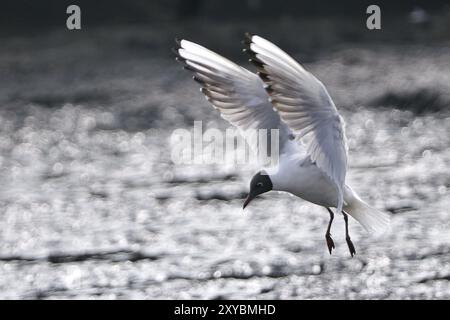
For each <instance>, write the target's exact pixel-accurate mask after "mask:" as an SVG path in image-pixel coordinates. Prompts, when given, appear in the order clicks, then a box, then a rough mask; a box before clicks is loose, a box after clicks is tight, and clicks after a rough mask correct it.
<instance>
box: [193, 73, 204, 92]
mask: <svg viewBox="0 0 450 320" xmlns="http://www.w3.org/2000/svg"><path fill="white" fill-rule="evenodd" d="M192 79H194V81H195V82H197V83H199V84H200V85H202V86H204V85H206V83H205V81H203V80H201V79H200V78H198V77H196V76H192ZM201 89H203V88H201ZM201 89H200V90H201ZM202 92H203V91H202Z"/></svg>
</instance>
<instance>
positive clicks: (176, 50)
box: [170, 48, 179, 57]
mask: <svg viewBox="0 0 450 320" xmlns="http://www.w3.org/2000/svg"><path fill="white" fill-rule="evenodd" d="M170 51H172V53H173V54H174V55H175V57H178V56H179V53H178V49H175V48H171V49H170Z"/></svg>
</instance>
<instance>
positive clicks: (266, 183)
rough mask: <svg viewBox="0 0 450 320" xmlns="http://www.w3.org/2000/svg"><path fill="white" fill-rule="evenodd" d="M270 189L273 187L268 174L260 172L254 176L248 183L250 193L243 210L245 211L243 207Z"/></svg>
mask: <svg viewBox="0 0 450 320" xmlns="http://www.w3.org/2000/svg"><path fill="white" fill-rule="evenodd" d="M272 187H273V185H272V181H271V180H270V178H269V175H268V174H266V173H265V172H263V171H260V172H258V173H257V174H255V175H254V176H253V178H252V181H250V192H249V194H248V196H247V199H245V202H244V207H243V209H245V207H246V206H247V205H248V204H249V203H250V202H251V201H252V200H253V199H254V198H256V196H258V195H260V194H262V193H265V192H267V191H270V190H272Z"/></svg>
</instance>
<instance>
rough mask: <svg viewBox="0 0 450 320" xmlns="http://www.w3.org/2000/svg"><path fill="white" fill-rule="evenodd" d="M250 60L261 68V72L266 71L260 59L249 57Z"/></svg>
mask: <svg viewBox="0 0 450 320" xmlns="http://www.w3.org/2000/svg"><path fill="white" fill-rule="evenodd" d="M248 61H249V62H251V63H252V64H253V65H255V66H256V67H257V68H259V69H261V70H260V72H264V63H262V62H261V61H259V60H258V59H249V60H248Z"/></svg>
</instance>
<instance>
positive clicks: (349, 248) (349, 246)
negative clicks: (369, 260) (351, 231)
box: [345, 237, 356, 258]
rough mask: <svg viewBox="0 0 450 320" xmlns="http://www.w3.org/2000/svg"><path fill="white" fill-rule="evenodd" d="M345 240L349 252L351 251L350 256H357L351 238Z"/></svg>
mask: <svg viewBox="0 0 450 320" xmlns="http://www.w3.org/2000/svg"><path fill="white" fill-rule="evenodd" d="M345 240H346V241H347V246H348V250H349V251H350V254H351V256H352V258H353V256H354V255H355V254H356V249H355V246H354V245H353V242H352V240H351V239H350V237H346V238H345Z"/></svg>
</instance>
